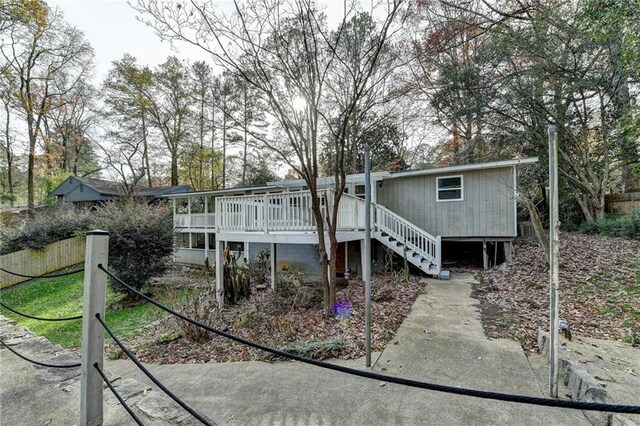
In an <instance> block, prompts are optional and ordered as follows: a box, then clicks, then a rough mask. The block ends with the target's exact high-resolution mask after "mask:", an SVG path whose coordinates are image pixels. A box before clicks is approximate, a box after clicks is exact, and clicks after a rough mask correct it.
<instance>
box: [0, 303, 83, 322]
mask: <svg viewBox="0 0 640 426" xmlns="http://www.w3.org/2000/svg"><path fill="white" fill-rule="evenodd" d="M0 306H2V307H3V308H5V309H7V310H9V311H11V312H13V313H14V314H16V315H20V316H22V317H25V318H30V319H33V320H38V321H73V320H79V319H82V315H78V316H75V317H69V318H41V317H35V316H33V315H28V314H25V313H22V312H20V311H17V310H15V309H13V308H12V307H11V306H8V305H7V304H5V303H4V302H2V301H0Z"/></svg>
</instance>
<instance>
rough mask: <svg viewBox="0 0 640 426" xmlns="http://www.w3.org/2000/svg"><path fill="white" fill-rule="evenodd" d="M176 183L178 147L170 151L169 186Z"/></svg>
mask: <svg viewBox="0 0 640 426" xmlns="http://www.w3.org/2000/svg"><path fill="white" fill-rule="evenodd" d="M176 185H178V148H177V146H176V148H175V149H174V150H172V152H171V186H176Z"/></svg>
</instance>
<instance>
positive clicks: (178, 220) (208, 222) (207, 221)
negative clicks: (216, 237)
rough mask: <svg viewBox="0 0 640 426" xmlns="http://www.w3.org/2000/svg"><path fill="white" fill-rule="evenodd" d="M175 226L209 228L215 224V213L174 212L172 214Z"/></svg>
mask: <svg viewBox="0 0 640 426" xmlns="http://www.w3.org/2000/svg"><path fill="white" fill-rule="evenodd" d="M173 225H174V226H175V227H176V228H209V229H213V228H214V227H215V225H216V217H215V213H193V214H176V215H174V216H173Z"/></svg>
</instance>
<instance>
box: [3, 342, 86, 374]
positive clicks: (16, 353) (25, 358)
mask: <svg viewBox="0 0 640 426" xmlns="http://www.w3.org/2000/svg"><path fill="white" fill-rule="evenodd" d="M0 344H2V346H4V347H5V348H7V349H9V350H10V351H11V352H13V354H14V355H16V356H18V357H20V358H22V359H23V360H25V361H28V362H30V363H31V364H35V365H39V366H41V367H51V368H76V367H80V365H81V364H80V363H78V364H62V365H60V364H47V363H45V362H40V361H36V360H33V359H31V358H27V357H26V356H24V355H22V354H21V353H19V352H17V351H16V350H15V349H13V348H12V347H11V346H9V345H7V344H6V343H5V342H4V341H3V340H2V339H0Z"/></svg>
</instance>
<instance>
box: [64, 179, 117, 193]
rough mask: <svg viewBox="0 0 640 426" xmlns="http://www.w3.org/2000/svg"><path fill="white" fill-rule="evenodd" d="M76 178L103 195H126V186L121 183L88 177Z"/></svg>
mask: <svg viewBox="0 0 640 426" xmlns="http://www.w3.org/2000/svg"><path fill="white" fill-rule="evenodd" d="M74 177H75V179H77V180H79V181H80V182H81V183H83V184H85V185H87V186H89V187H91V188H92V189H94V190H95V191H96V192H98V193H99V194H101V195H123V194H124V193H125V186H124V184H122V183H120V182H112V181H110V180H104V179H96V178H88V177H82V178H81V177H77V176H74Z"/></svg>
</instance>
